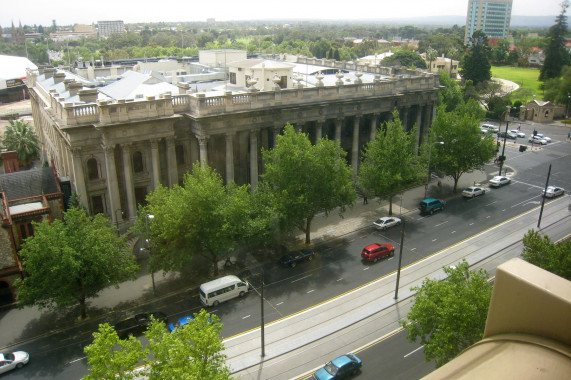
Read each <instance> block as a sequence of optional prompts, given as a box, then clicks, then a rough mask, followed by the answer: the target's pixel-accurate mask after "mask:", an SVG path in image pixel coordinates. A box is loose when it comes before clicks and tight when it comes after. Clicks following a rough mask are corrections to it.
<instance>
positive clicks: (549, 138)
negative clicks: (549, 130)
mask: <svg viewBox="0 0 571 380" xmlns="http://www.w3.org/2000/svg"><path fill="white" fill-rule="evenodd" d="M536 136H539V137H541V138H542V139H544V140H545V141H547V142H548V143H550V142H551V137H547V136H545V135H544V134H543V133H538V134H537V135H536Z"/></svg>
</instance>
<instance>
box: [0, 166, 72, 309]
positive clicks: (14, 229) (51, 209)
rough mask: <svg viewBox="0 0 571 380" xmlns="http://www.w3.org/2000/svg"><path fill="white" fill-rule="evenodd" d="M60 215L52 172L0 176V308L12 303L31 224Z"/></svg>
mask: <svg viewBox="0 0 571 380" xmlns="http://www.w3.org/2000/svg"><path fill="white" fill-rule="evenodd" d="M3 158H4V159H9V157H7V156H3ZM63 212H64V202H63V194H62V191H61V187H60V183H59V181H58V179H57V178H56V176H55V172H54V169H53V168H50V167H45V168H39V169H30V170H24V171H18V172H14V173H7V174H1V175H0V221H1V225H0V308H1V307H2V306H6V305H9V304H11V303H13V302H14V300H15V296H16V291H15V289H14V286H13V284H14V281H15V280H16V279H17V278H20V277H21V275H22V265H21V263H20V259H19V256H18V251H19V250H20V249H21V247H22V242H23V240H24V239H25V238H27V237H29V236H31V235H33V233H34V228H33V225H32V222H41V221H43V220H46V219H47V220H50V221H52V220H54V219H61V218H62V217H63Z"/></svg>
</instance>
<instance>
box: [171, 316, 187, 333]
mask: <svg viewBox="0 0 571 380" xmlns="http://www.w3.org/2000/svg"><path fill="white" fill-rule="evenodd" d="M192 321H194V317H193V316H192V315H187V316H184V317H182V318H179V320H178V321H176V322H175V323H171V324H169V325H168V326H167V327H168V328H169V331H170V332H173V331H174V330H176V329H177V328H179V327H181V326H183V325H186V324H187V323H190V322H192Z"/></svg>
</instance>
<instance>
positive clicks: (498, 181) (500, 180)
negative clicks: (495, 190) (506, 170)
mask: <svg viewBox="0 0 571 380" xmlns="http://www.w3.org/2000/svg"><path fill="white" fill-rule="evenodd" d="M510 182H511V180H510V179H509V178H508V177H504V176H501V175H497V176H495V177H494V178H492V179H491V180H490V186H492V187H500V186H503V185H507V184H508V183H510Z"/></svg>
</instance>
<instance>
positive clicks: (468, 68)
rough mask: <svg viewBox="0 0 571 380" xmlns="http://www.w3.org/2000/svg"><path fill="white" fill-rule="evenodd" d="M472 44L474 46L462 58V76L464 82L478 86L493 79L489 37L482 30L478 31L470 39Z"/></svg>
mask: <svg viewBox="0 0 571 380" xmlns="http://www.w3.org/2000/svg"><path fill="white" fill-rule="evenodd" d="M470 43H471V45H472V46H471V47H470V49H469V50H468V52H467V53H466V54H465V55H464V57H463V58H462V62H461V69H460V74H461V75H462V77H463V78H464V80H471V81H472V82H473V83H474V85H477V84H478V83H480V82H484V81H487V80H490V78H491V77H492V66H491V65H490V60H489V56H490V52H489V50H490V48H489V46H488V36H487V35H486V34H485V33H484V32H482V31H481V30H476V31H475V32H474V34H473V35H472V37H471V38H470Z"/></svg>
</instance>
